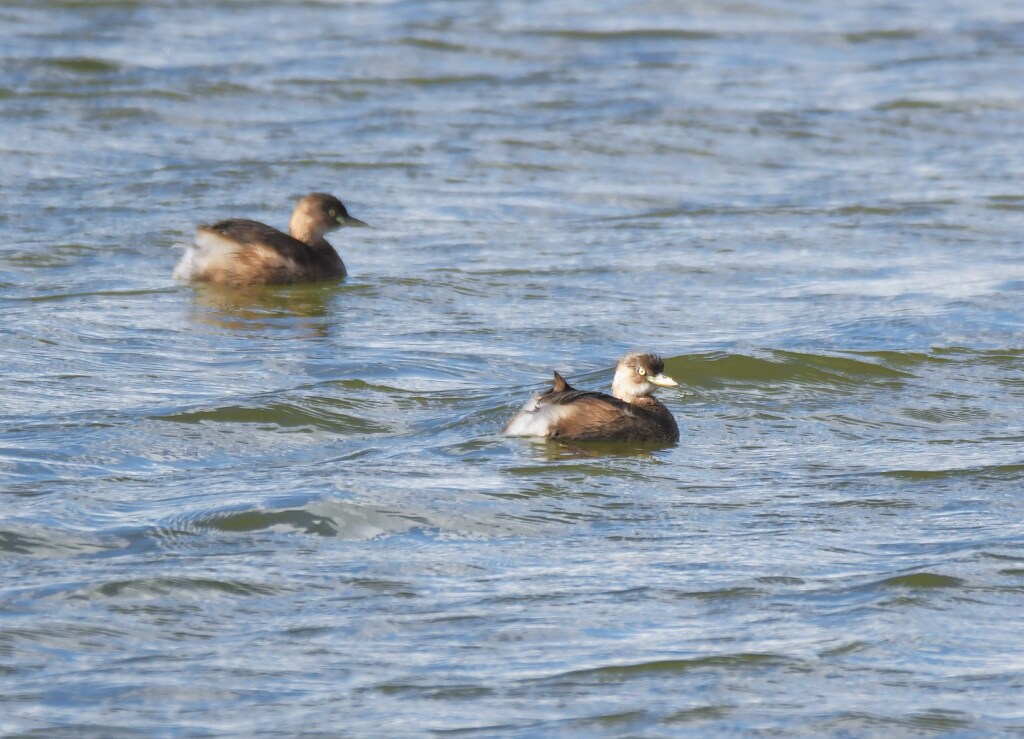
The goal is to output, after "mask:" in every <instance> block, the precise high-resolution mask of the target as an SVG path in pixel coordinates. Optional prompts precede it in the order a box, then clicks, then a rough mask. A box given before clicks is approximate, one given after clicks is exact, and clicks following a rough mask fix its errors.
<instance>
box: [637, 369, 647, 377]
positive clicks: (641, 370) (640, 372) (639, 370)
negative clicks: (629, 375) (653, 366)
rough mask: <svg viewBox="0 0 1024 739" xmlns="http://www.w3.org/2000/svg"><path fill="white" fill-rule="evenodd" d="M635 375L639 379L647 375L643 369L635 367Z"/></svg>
mask: <svg viewBox="0 0 1024 739" xmlns="http://www.w3.org/2000/svg"><path fill="white" fill-rule="evenodd" d="M636 373H637V374H638V375H640V376H641V377H643V376H644V375H646V374H647V370H645V369H644V368H643V367H637V368H636Z"/></svg>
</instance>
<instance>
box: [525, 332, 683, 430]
mask: <svg viewBox="0 0 1024 739" xmlns="http://www.w3.org/2000/svg"><path fill="white" fill-rule="evenodd" d="M678 384H679V383H678V382H676V381H675V380H673V379H672V378H671V377H669V376H667V375H666V374H665V363H664V362H663V361H662V360H661V357H658V356H656V355H654V354H640V353H639V352H631V353H629V354H627V355H626V356H624V357H623V358H622V359H620V360H619V364H618V365H617V366H616V367H615V378H614V379H613V380H612V394H611V395H605V394H604V393H599V392H595V391H591V390H576V389H574V388H572V387H570V386H569V383H567V382H566V381H565V379H564V378H563V377H562V376H561V375H560V374H558V373H557V372H555V381H554V386H553V387H552V388H551V389H550V390H549V391H547V392H546V393H543V394H542V395H538V396H537V397H536V398H534V399H533V400H531V401H530V402H529V403H527V404H526V405H525V406H523V409H522V410H521V411H519V413H517V414H516V415H515V416H514V417H513V418H512V420H511V421H509V422H508V425H507V426H506V427H505V433H506V434H507V435H509V436H546V437H547V438H549V439H566V440H573V441H598V440H601V441H633V442H648V443H665V444H669V443H671V444H674V443H675V442H677V441H679V427H678V426H676V421H675V419H674V418H672V414H671V413H670V412H669V410H668V408H666V407H665V406H663V405H662V404H661V403H659V402H658V401H657V400H656V399H655V398H654V397H653V396H652V395H651V393H652V392H654V391H655V390H657V389H658V387H671V386H673V385H678Z"/></svg>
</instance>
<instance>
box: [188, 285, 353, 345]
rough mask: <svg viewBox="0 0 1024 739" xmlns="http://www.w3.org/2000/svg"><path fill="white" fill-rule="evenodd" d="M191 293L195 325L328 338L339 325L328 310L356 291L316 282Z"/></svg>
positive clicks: (204, 287) (210, 287) (195, 289)
mask: <svg viewBox="0 0 1024 739" xmlns="http://www.w3.org/2000/svg"><path fill="white" fill-rule="evenodd" d="M192 290H193V298H192V318H193V320H195V321H196V322H197V323H202V324H206V325H209V326H214V327H216V328H220V329H226V330H229V331H232V332H245V333H252V332H256V333H263V332H265V331H268V330H274V329H282V328H283V329H289V330H294V328H295V327H296V326H300V327H302V328H303V329H304V333H306V334H308V335H311V336H327V335H329V334H330V333H331V332H332V330H333V329H334V328H336V327H337V326H339V325H340V323H339V321H337V320H336V317H335V312H334V311H333V310H332V309H331V307H332V304H333V302H334V301H335V299H336V298H337V297H338V296H339V295H342V294H343V293H345V292H354V291H359V288H358V287H356V288H353V287H351V286H345V285H342V284H341V283H337V282H317V283H310V284H303V285H250V286H245V287H235V288H232V287H226V286H223V285H206V284H203V285H195V286H193V287H192Z"/></svg>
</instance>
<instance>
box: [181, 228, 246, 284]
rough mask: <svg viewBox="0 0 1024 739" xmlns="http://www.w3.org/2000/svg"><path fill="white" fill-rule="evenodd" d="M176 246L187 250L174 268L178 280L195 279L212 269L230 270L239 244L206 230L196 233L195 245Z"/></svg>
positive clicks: (202, 229)
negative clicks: (217, 267)
mask: <svg viewBox="0 0 1024 739" xmlns="http://www.w3.org/2000/svg"><path fill="white" fill-rule="evenodd" d="M175 246H181V247H184V249H185V254H184V255H182V257H181V260H180V261H179V262H178V265H177V266H176V267H175V268H174V278H175V279H178V280H191V279H194V278H195V277H197V276H198V275H200V274H202V273H203V272H204V271H205V270H207V269H209V268H211V267H216V266H221V267H222V268H229V267H230V263H231V260H232V258H233V257H234V254H235V252H236V251H237V250H238V244H237V243H235V242H234V241H231V240H230V239H225V238H224V237H222V236H220V235H219V234H217V233H216V232H215V231H210V230H207V229H205V228H201V229H199V230H198V231H196V240H195V243H193V244H175ZM218 262H220V263H221V264H220V265H218Z"/></svg>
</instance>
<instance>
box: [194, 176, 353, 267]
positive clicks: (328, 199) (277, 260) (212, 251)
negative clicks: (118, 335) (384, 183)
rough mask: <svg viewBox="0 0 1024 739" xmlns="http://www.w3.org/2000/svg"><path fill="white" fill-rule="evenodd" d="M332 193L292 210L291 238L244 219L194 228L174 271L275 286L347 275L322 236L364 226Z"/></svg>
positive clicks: (308, 198) (318, 194) (317, 194)
mask: <svg viewBox="0 0 1024 739" xmlns="http://www.w3.org/2000/svg"><path fill="white" fill-rule="evenodd" d="M365 225H366V224H365V223H363V222H362V221H360V220H359V219H358V218H353V217H352V216H350V215H349V214H348V211H347V210H346V209H345V206H344V205H343V204H342V202H341V201H340V200H338V199H337V198H336V197H334V196H333V195H327V194H325V193H322V192H314V193H310V194H309V195H306V196H305V197H304V198H302V199H301V200H300V201H299V202H298V205H296V206H295V212H294V213H292V219H291V221H290V222H289V224H288V231H289V232H290V233H291V236H289V235H288V234H286V233H282V232H281V231H278V230H277V229H276V228H273V227H271V226H267V225H266V224H263V223H260V222H258V221H250V220H247V219H245V218H230V219H228V220H226V221H219V222H217V223H214V224H213V225H212V226H199V228H197V229H196V239H195V243H194V244H187V245H185V256H183V257H182V258H181V261H180V262H178V266H177V267H175V268H174V276H175V277H176V278H178V279H181V280H196V281H198V282H218V283H222V284H226V285H279V284H284V283H290V282H312V281H314V280H328V279H332V278H337V277H344V276H345V263H344V262H342V261H341V257H339V256H338V252H336V251H335V250H334V247H332V246H331V245H330V244H329V243H327V241H326V239H324V234H325V233H327V232H328V231H333V230H334V229H336V228H339V227H341V226H365Z"/></svg>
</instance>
